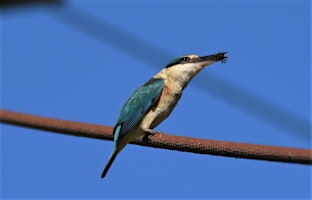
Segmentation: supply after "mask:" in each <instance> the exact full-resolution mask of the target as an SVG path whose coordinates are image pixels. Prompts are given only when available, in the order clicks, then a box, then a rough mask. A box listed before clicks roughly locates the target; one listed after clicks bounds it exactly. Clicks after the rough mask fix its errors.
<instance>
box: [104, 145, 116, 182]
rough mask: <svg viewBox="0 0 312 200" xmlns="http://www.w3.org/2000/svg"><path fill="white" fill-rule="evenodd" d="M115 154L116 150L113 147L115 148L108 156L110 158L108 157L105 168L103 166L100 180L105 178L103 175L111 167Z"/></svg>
mask: <svg viewBox="0 0 312 200" xmlns="http://www.w3.org/2000/svg"><path fill="white" fill-rule="evenodd" d="M117 154H118V152H117V148H116V147H115V148H114V149H113V152H112V154H111V155H110V157H109V159H108V162H107V164H106V166H105V168H104V170H103V172H102V175H101V178H104V177H105V175H106V174H107V172H108V170H109V168H110V167H111V165H112V164H113V162H114V160H115V158H116V156H117Z"/></svg>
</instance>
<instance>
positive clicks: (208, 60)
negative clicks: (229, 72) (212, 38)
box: [195, 52, 227, 67]
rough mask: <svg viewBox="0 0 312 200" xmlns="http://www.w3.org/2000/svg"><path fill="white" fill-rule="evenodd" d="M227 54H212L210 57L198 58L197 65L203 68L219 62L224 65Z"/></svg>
mask: <svg viewBox="0 0 312 200" xmlns="http://www.w3.org/2000/svg"><path fill="white" fill-rule="evenodd" d="M226 53H227V52H222V53H217V54H212V55H209V56H202V57H198V58H197V59H196V60H195V63H196V64H199V65H201V66H203V67H204V66H206V65H210V64H213V63H215V62H218V61H221V62H222V63H223V62H226V61H227V57H226V56H225V54H226Z"/></svg>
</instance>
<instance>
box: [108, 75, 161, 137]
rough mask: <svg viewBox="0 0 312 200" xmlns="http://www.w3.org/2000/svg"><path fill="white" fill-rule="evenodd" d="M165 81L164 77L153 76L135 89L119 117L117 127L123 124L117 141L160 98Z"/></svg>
mask: <svg viewBox="0 0 312 200" xmlns="http://www.w3.org/2000/svg"><path fill="white" fill-rule="evenodd" d="M164 83H165V81H164V80H163V79H160V78H152V79H150V80H149V81H148V82H146V83H145V84H144V85H143V86H141V87H140V88H138V89H137V90H136V91H134V93H133V94H132V95H131V96H130V98H129V99H128V100H127V101H126V103H125V105H124V106H123V108H122V110H121V112H120V115H119V117H118V120H117V124H116V127H117V126H119V125H121V130H120V132H119V134H118V136H117V138H116V136H115V141H117V140H119V139H120V138H122V137H123V136H125V135H126V134H127V133H129V131H131V130H132V129H133V127H134V126H135V125H136V124H137V123H138V122H139V121H140V120H141V119H142V117H143V116H144V114H145V113H146V112H147V111H148V110H149V109H150V108H151V106H152V105H153V104H154V103H155V102H156V101H157V100H158V99H159V97H160V95H161V92H162V89H163V87H164ZM114 134H115V133H114Z"/></svg>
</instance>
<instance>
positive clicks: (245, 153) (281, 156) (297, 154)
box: [0, 110, 312, 165]
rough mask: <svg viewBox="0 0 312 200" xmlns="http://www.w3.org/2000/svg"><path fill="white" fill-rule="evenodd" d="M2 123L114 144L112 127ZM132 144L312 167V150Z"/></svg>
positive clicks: (161, 139) (184, 141)
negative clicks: (108, 141)
mask: <svg viewBox="0 0 312 200" xmlns="http://www.w3.org/2000/svg"><path fill="white" fill-rule="evenodd" d="M0 122H2V123H6V124H11V125H18V126H23V127H29V128H35V129H40V130H46V131H51V132H56V133H63V134H69V135H74V136H82V137H89V138H96V139H103V140H113V135H112V131H113V127H110V126H101V125H95V124H88V123H81V122H72V121H67V120H60V119H53V118H48V117H40V116H34V115H29V114H22V113H18V112H12V111H8V110H0ZM132 144H137V145H141V146H148V147H154V148H162V149H168V150H176V151H182V152H192V153H199V154H210V155H219V156H227V157H235V158H248V159H256V160H268V161H277V162H286V163H297V164H310V165H311V164H312V150H310V149H300V148H288V147H277V146H267V145H257V144H247V143H236V142H224V141H216V140H207V139H197V138H190V137H181V136H174V135H168V134H164V133H157V134H155V135H153V136H150V137H149V140H142V138H138V139H136V140H135V141H133V142H132Z"/></svg>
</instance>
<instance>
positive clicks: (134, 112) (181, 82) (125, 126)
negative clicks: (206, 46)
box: [101, 52, 227, 178]
mask: <svg viewBox="0 0 312 200" xmlns="http://www.w3.org/2000/svg"><path fill="white" fill-rule="evenodd" d="M226 53H227V52H221V53H217V54H213V55H209V56H202V57H199V56H197V55H195V54H187V55H183V56H179V57H177V58H175V59H173V60H172V61H171V62H170V63H169V64H168V65H167V66H166V67H165V68H164V69H162V70H161V71H160V72H159V73H157V74H156V75H155V76H153V77H152V78H151V79H150V80H149V81H147V82H146V83H145V84H144V85H142V86H141V87H139V88H138V89H137V90H135V91H134V92H133V93H132V95H131V96H130V97H129V98H128V100H127V101H126V103H125V104H124V106H123V107H122V109H121V112H120V114H119V117H118V119H117V123H116V125H115V127H114V131H113V134H114V147H113V150H112V153H111V155H110V157H109V159H108V162H107V164H106V166H105V168H104V170H103V173H102V176H101V178H104V177H105V175H106V174H107V172H108V170H109V168H110V167H111V165H112V164H113V162H114V160H115V158H116V156H117V155H118V153H119V152H120V151H121V150H122V149H123V148H124V147H125V146H126V145H127V144H128V143H129V142H131V141H133V140H135V139H136V138H138V137H140V136H149V135H153V134H155V133H156V131H154V128H155V127H156V126H157V125H159V124H160V123H161V122H162V121H163V120H165V119H166V118H167V117H168V116H169V115H170V113H171V112H172V111H173V109H174V107H175V106H176V105H177V103H178V101H179V100H180V98H181V95H182V92H183V90H184V88H185V87H186V86H187V85H188V83H189V82H190V81H191V80H192V78H193V77H194V76H195V75H196V74H198V72H200V71H201V70H202V69H203V68H204V67H205V66H208V65H211V64H213V63H215V62H218V61H221V62H222V63H223V62H225V61H226V60H227V57H226V56H225V54H226Z"/></svg>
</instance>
